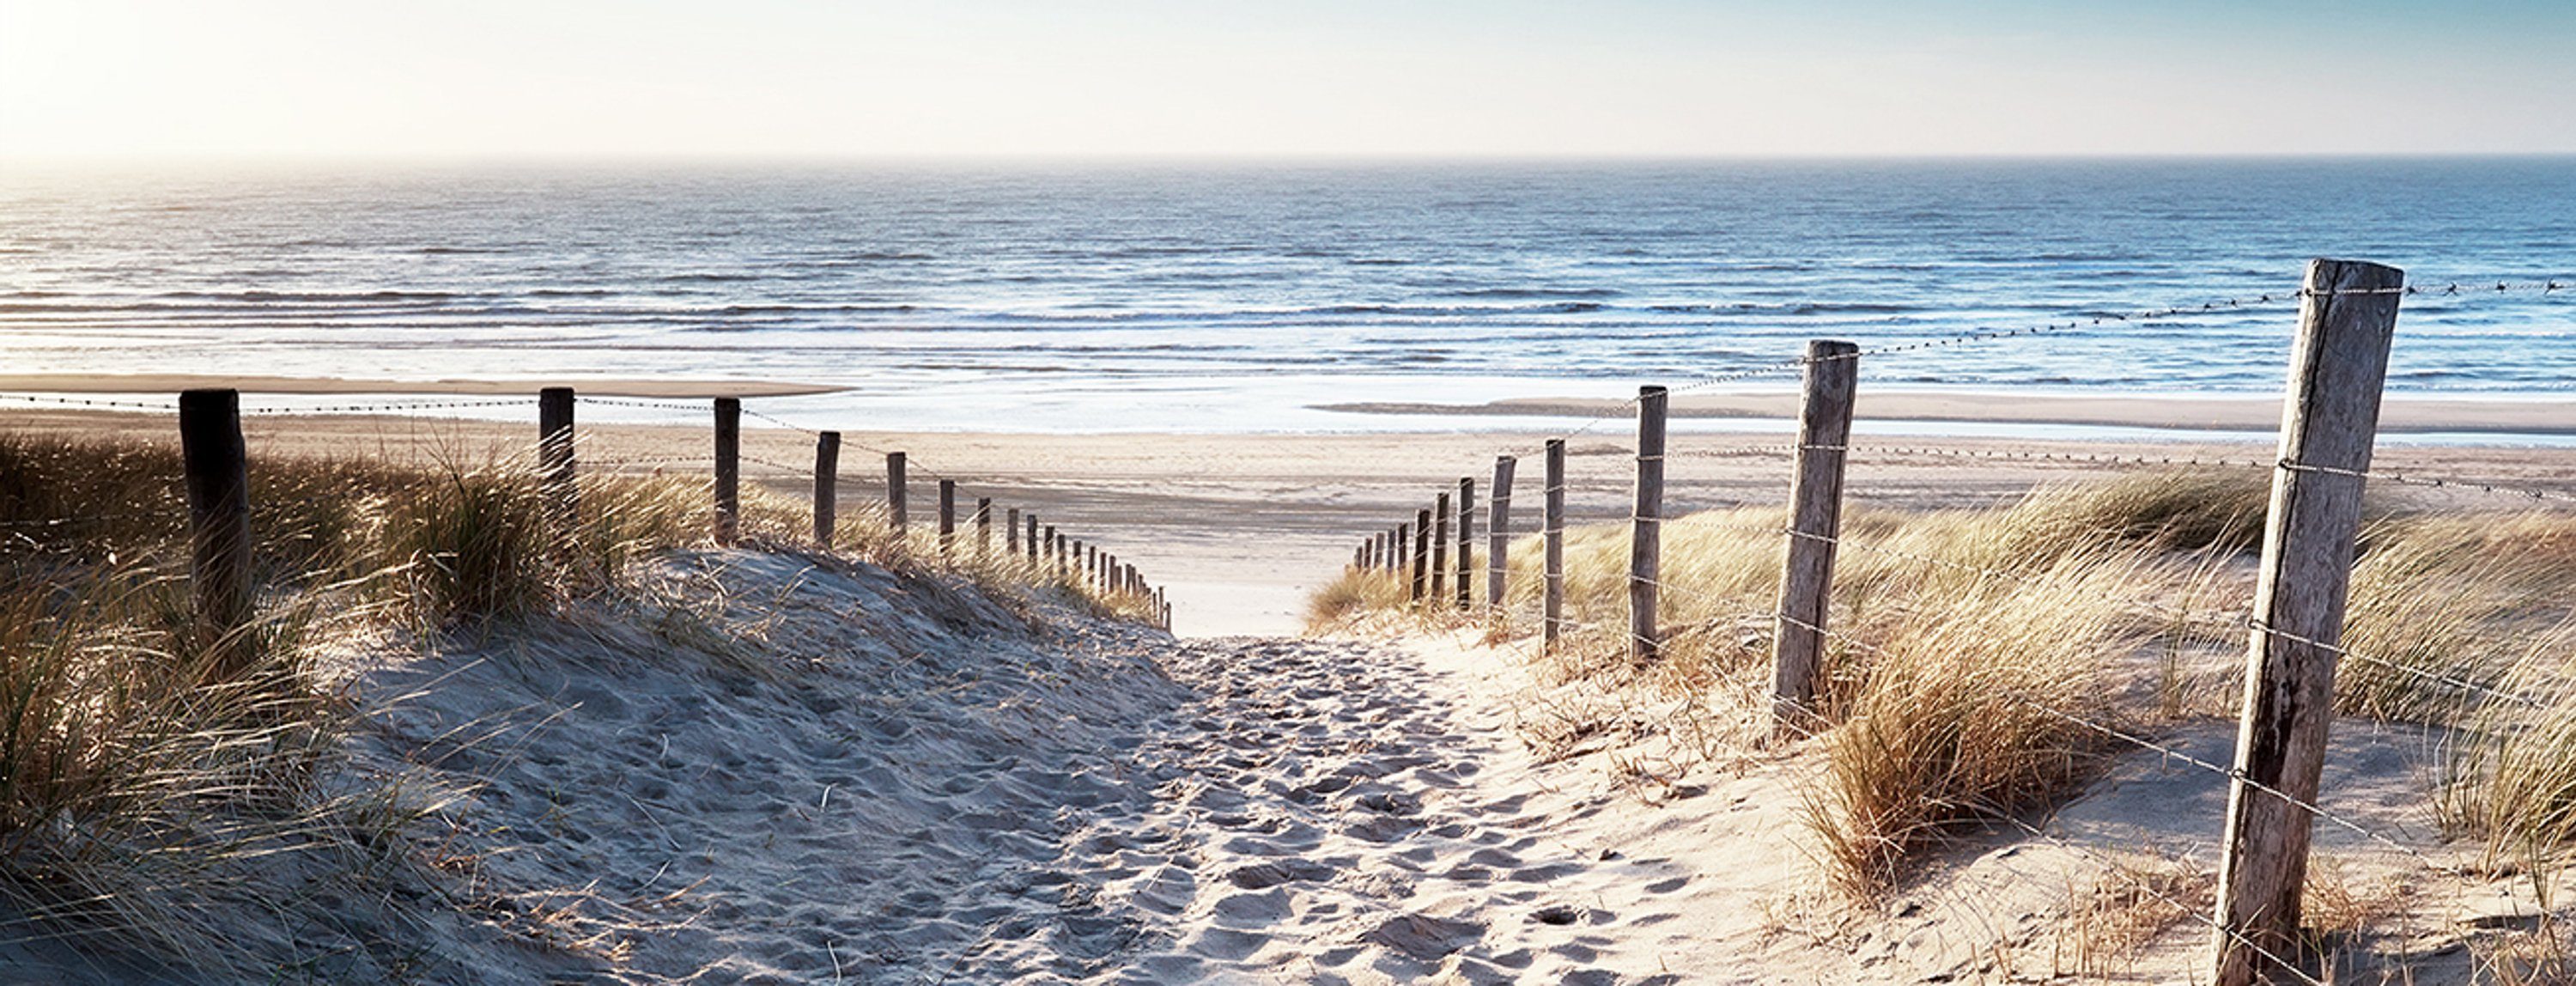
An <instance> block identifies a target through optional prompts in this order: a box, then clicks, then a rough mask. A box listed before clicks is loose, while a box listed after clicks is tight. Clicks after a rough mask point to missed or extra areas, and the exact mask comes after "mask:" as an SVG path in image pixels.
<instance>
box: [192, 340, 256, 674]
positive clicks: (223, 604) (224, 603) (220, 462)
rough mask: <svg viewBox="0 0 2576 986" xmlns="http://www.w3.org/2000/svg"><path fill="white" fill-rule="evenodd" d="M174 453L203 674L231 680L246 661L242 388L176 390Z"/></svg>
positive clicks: (246, 466) (246, 478)
mask: <svg viewBox="0 0 2576 986" xmlns="http://www.w3.org/2000/svg"><path fill="white" fill-rule="evenodd" d="M179 456H180V465H181V469H182V472H183V473H184V474H185V480H186V485H187V490H188V540H189V547H190V548H191V555H190V565H189V581H190V583H191V588H193V589H194V590H195V595H196V603H197V621H198V624H199V626H200V627H201V628H202V629H203V631H204V632H205V634H206V643H207V644H208V649H207V656H208V657H209V659H210V660H209V663H208V665H207V670H208V672H209V673H210V674H211V675H213V676H214V677H215V678H216V679H218V680H229V679H233V678H237V677H239V676H240V675H241V673H242V672H244V671H247V670H248V665H249V663H250V660H251V658H252V656H253V655H252V653H251V651H250V648H249V647H248V646H247V642H246V641H245V640H244V639H243V634H242V628H243V627H245V626H248V625H250V620H251V612H252V607H251V603H252V595H251V551H250V548H251V543H250V455H249V451H248V448H247V446H245V445H244V444H243V442H242V433H241V392H240V391H237V390H189V391H182V392H180V394H179Z"/></svg>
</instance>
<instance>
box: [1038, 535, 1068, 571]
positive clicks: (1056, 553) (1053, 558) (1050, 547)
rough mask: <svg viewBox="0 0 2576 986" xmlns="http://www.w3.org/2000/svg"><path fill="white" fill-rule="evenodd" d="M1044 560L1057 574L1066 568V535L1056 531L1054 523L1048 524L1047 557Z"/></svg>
mask: <svg viewBox="0 0 2576 986" xmlns="http://www.w3.org/2000/svg"><path fill="white" fill-rule="evenodd" d="M1043 561H1044V562H1045V563H1046V565H1047V567H1048V568H1050V569H1052V570H1054V573H1055V574H1061V573H1062V572H1063V570H1064V536H1063V535H1061V534H1058V533H1056V530H1055V525H1054V524H1048V525H1047V526H1046V557H1045V558H1044V559H1043Z"/></svg>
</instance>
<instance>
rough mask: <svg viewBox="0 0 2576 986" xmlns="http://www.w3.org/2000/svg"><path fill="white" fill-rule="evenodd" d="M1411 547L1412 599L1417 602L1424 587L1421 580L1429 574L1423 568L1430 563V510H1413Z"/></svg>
mask: <svg viewBox="0 0 2576 986" xmlns="http://www.w3.org/2000/svg"><path fill="white" fill-rule="evenodd" d="M1412 548H1413V552H1412V554H1413V601H1414V602H1415V603H1417V604H1419V603H1421V602H1422V593H1423V587H1424V582H1423V581H1422V580H1423V579H1425V578H1427V577H1429V576H1430V573H1429V572H1428V571H1426V570H1425V566H1428V565H1429V564H1430V563H1431V557H1430V555H1431V511H1428V510H1417V511H1414V514H1413V545H1412Z"/></svg>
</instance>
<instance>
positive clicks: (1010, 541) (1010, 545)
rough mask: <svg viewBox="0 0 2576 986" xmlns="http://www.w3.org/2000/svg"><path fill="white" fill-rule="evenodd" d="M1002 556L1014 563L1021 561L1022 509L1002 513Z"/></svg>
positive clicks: (1013, 508) (1014, 508) (1011, 509)
mask: <svg viewBox="0 0 2576 986" xmlns="http://www.w3.org/2000/svg"><path fill="white" fill-rule="evenodd" d="M1002 554H1004V555H1006V556H1008V557H1009V558H1010V559H1011V560H1012V561H1015V562H1016V561H1019V560H1020V508H1018V507H1012V508H1009V509H1007V510H1005V511H1003V512H1002Z"/></svg>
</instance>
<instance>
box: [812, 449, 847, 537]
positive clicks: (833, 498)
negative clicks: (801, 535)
mask: <svg viewBox="0 0 2576 986" xmlns="http://www.w3.org/2000/svg"><path fill="white" fill-rule="evenodd" d="M840 522H841V433H840V432H837V431H826V432H822V433H819V434H817V435H815V436H814V544H815V546H816V547H819V548H822V549H823V550H825V551H830V550H832V531H833V529H834V528H836V527H838V526H840Z"/></svg>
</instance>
